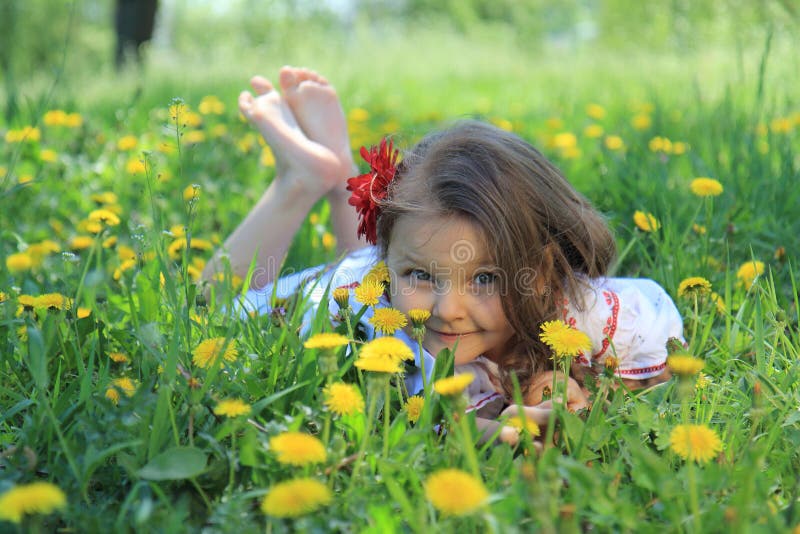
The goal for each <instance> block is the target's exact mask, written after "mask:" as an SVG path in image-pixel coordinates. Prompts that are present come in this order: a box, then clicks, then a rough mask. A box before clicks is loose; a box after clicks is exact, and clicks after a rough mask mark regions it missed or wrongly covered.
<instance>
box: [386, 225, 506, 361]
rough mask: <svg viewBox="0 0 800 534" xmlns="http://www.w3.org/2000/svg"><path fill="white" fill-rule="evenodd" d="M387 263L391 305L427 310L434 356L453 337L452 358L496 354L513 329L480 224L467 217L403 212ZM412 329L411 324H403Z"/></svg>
mask: <svg viewBox="0 0 800 534" xmlns="http://www.w3.org/2000/svg"><path fill="white" fill-rule="evenodd" d="M386 265H387V267H388V268H389V271H390V273H391V276H392V284H391V299H392V305H393V306H394V307H395V308H397V309H398V310H400V311H402V312H403V313H405V314H408V311H409V310H412V309H415V308H418V309H423V310H427V311H429V312H430V313H431V317H430V319H428V322H427V323H426V324H425V326H426V332H425V338H424V340H423V346H424V347H425V348H426V349H427V350H428V351H429V352H430V353H431V354H433V355H434V356H435V355H436V354H437V353H438V352H439V351H440V350H442V349H444V348H450V349H452V348H453V347H454V346H455V345H456V342H457V343H458V346H457V347H456V350H455V363H456V364H457V365H459V364H464V363H467V362H470V361H472V360H474V359H475V358H477V357H478V356H481V355H483V356H486V357H488V358H491V359H495V360H496V359H498V358H499V357H500V356H502V355H503V354H504V353H505V352H506V351H508V350H509V349H510V344H511V339H512V337H513V335H514V330H513V329H512V327H511V324H510V323H509V322H508V319H506V316H505V313H503V308H502V305H501V295H500V287H501V284H500V283H499V279H498V276H497V274H498V273H497V267H496V266H495V265H494V264H493V263H492V261H491V259H490V257H489V254H488V251H487V250H486V245H485V244H484V239H483V235H482V232H481V231H480V229H479V228H478V227H477V226H476V225H475V224H474V223H473V222H471V221H470V220H469V219H466V218H464V217H458V216H449V217H444V216H439V217H431V218H426V219H420V218H416V217H410V216H404V217H400V219H399V220H398V221H397V222H396V223H395V225H394V228H393V230H392V235H391V241H390V243H389V247H388V250H387V257H386ZM406 331H407V332H408V333H409V335H410V334H411V325H410V324H409V326H408V327H406Z"/></svg>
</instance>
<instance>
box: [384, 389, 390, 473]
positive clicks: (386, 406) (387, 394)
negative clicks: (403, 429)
mask: <svg viewBox="0 0 800 534" xmlns="http://www.w3.org/2000/svg"><path fill="white" fill-rule="evenodd" d="M383 399H384V400H383V457H384V458H388V457H389V426H390V425H389V422H390V415H391V414H390V413H389V412H390V411H391V410H390V409H389V408H390V406H391V402H390V400H391V390H390V386H389V381H388V380H385V381H384V386H383Z"/></svg>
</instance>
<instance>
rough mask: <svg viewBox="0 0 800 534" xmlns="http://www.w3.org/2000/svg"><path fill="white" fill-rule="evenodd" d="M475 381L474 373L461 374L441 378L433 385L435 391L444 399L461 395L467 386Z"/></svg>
mask: <svg viewBox="0 0 800 534" xmlns="http://www.w3.org/2000/svg"><path fill="white" fill-rule="evenodd" d="M474 380H475V375H473V374H472V373H461V374H457V375H453V376H448V377H447V378H440V379H439V380H437V381H436V382H434V383H433V390H434V391H435V392H436V393H438V394H439V395H442V396H444V397H456V396H458V395H461V394H462V393H463V392H464V390H465V389H467V386H469V385H470V384H472V382H473V381H474Z"/></svg>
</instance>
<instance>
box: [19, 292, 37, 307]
mask: <svg viewBox="0 0 800 534" xmlns="http://www.w3.org/2000/svg"><path fill="white" fill-rule="evenodd" d="M36 302H37V301H36V297H34V296H31V295H20V296H19V297H17V304H19V305H20V306H22V307H23V308H25V309H27V310H32V309H33V308H35V307H36Z"/></svg>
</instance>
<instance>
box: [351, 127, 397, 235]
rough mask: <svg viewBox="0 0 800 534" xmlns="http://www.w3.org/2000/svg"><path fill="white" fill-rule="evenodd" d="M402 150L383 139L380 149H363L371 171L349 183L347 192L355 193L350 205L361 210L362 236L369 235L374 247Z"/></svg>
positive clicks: (359, 230)
mask: <svg viewBox="0 0 800 534" xmlns="http://www.w3.org/2000/svg"><path fill="white" fill-rule="evenodd" d="M397 156H398V151H397V150H394V149H393V146H392V142H391V141H388V142H387V141H386V138H385V137H384V138H383V139H381V144H380V146H377V147H376V146H372V147H370V149H369V150H367V149H366V147H363V146H362V147H361V157H362V158H364V161H366V162H367V163H369V172H367V173H365V174H360V175H358V176H355V177H353V178H350V179H348V180H347V190H348V191H352V192H353V194H352V195H350V200H348V203H349V204H350V205H351V206H355V208H356V211H358V216H359V219H360V220H359V223H358V237H361V236H362V235H363V236H366V240H367V242H369V243H372V244H373V245H374V244H375V243H376V242H377V241H378V234H377V222H378V212H379V211H380V206H379V203H380V201H381V200H384V199H385V198H386V196H387V195H388V189H389V184H391V183H392V180H394V178H395V176H396V174H397Z"/></svg>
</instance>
